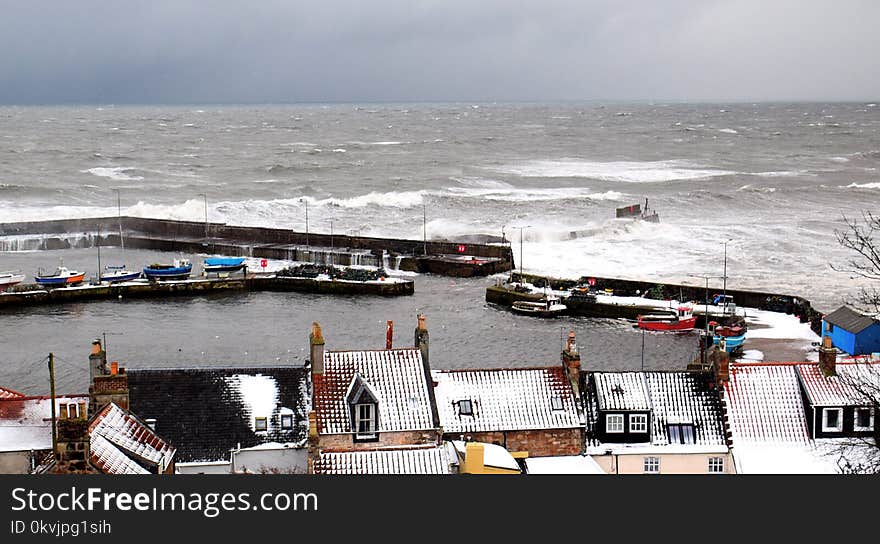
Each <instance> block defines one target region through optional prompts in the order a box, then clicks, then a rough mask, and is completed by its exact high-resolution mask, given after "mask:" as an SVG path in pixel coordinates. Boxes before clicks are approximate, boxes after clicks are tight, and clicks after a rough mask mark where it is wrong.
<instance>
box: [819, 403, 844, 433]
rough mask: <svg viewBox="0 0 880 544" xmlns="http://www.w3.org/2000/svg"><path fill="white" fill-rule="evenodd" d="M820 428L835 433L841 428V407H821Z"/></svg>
mask: <svg viewBox="0 0 880 544" xmlns="http://www.w3.org/2000/svg"><path fill="white" fill-rule="evenodd" d="M822 430H823V431H826V432H837V433H839V432H840V431H842V430H843V408H823V409H822Z"/></svg>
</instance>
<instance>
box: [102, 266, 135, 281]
mask: <svg viewBox="0 0 880 544" xmlns="http://www.w3.org/2000/svg"><path fill="white" fill-rule="evenodd" d="M139 277H141V273H140V272H138V271H137V270H126V268H125V265H122V266H112V265H107V266H105V267H104V273H103V274H101V281H106V282H109V283H119V282H122V281H131V280H136V279H138V278H139Z"/></svg>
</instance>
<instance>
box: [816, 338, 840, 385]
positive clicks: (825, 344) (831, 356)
mask: <svg viewBox="0 0 880 544" xmlns="http://www.w3.org/2000/svg"><path fill="white" fill-rule="evenodd" d="M819 369H820V370H822V373H823V374H825V375H826V376H835V375H836V374H837V348H835V347H834V345H833V344H832V343H831V337H830V336H823V337H822V345H821V346H819Z"/></svg>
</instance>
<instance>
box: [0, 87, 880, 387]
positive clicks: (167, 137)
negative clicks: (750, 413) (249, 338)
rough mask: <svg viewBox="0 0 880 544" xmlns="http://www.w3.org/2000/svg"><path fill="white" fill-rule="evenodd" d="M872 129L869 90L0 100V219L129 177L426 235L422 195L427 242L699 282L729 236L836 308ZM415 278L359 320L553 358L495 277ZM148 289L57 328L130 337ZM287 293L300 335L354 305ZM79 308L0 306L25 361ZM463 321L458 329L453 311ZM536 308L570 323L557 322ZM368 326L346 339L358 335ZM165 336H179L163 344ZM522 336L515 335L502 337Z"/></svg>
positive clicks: (276, 347) (182, 200)
mask: <svg viewBox="0 0 880 544" xmlns="http://www.w3.org/2000/svg"><path fill="white" fill-rule="evenodd" d="M878 129H880V110H878V108H877V107H876V106H874V105H872V104H758V105H754V104H732V105H717V104H715V105H693V104H673V105H632V104H624V105H602V104H553V105H528V104H527V105H523V104H518V105H509V104H406V105H332V106H320V105H310V106H260V107H251V106H246V107H245V106H241V107H237V106H228V107H227V106H224V107H158V106H156V107H153V106H150V107H102V108H98V107H76V108H68V107H50V108H0V221H18V220H34V219H44V218H62V217H77V216H97V215H115V213H116V192H115V191H114V189H119V194H120V196H121V201H122V212H123V213H124V214H128V215H138V216H149V217H168V218H177V219H189V220H197V221H200V220H203V219H204V213H205V212H204V200H203V197H202V196H200V193H205V194H207V200H208V208H209V209H208V213H209V218H210V220H212V221H225V222H228V223H231V224H241V225H267V226H281V227H290V228H296V229H304V227H305V213H306V207H308V213H309V223H310V225H309V227H310V229H311V230H312V231H323V232H329V231H330V224H331V221H332V225H333V230H334V232H339V233H342V232H345V233H351V234H361V235H376V236H398V237H409V238H417V239H419V238H421V235H422V214H423V207H424V210H425V211H426V214H427V219H428V223H427V231H428V236H429V237H432V238H442V237H455V236H456V235H460V234H471V233H487V234H495V235H500V234H501V233H502V229H504V232H505V234H506V235H507V236H508V238H510V239H511V240H513V242H514V249H515V250H516V253H517V257H519V249H520V248H519V233H520V230H519V229H517V228H514V227H518V226H526V225H528V226H529V227H528V228H525V229H524V243H523V246H522V253H523V261H524V266H525V268H526V270H528V271H535V272H541V273H547V274H553V275H559V276H580V275H583V274H591V275H592V274H595V275H610V276H621V277H630V278H650V279H660V280H662V281H686V282H691V283H694V284H700V285H702V282H703V280H698V279H695V278H691V277H688V274H703V275H720V274H721V272H722V267H723V258H722V251H723V246H722V242H723V241H724V240H728V239H730V240H732V241H731V242H730V243H729V245H728V273H729V276H730V279H729V282H728V283H729V285H731V286H734V287H741V288H754V289H766V290H773V291H783V292H791V293H795V294H801V295H803V296H806V297H807V298H809V299H811V300H813V302H814V304H815V305H817V306H818V307H819V308H820V309H830V308H833V307H835V306H836V305H837V304H839V302H840V301H841V300H842V299H843V298H844V297H847V296H849V295H851V294H852V293H854V292H855V291H856V289H857V285H856V283H855V282H854V281H852V280H850V279H849V277H848V276H846V275H844V274H840V273H837V272H834V271H832V270H831V269H830V267H829V263H830V262H843V261H844V260H845V259H846V258H847V257H848V254H847V253H846V252H845V251H844V250H843V249H842V248H840V247H838V246H837V244H836V242H835V240H834V230H835V229H836V228H840V227H841V225H842V223H841V219H842V216H843V215H844V214H845V215H847V216H858V215H859V214H860V213H861V211H862V210H863V209H869V208H871V207H874V208H876V202H877V197H878V195H880V175H878V170H877V168H878V166H880V164H878V163H880V131H878ZM645 198H648V199H649V202H650V205H651V207H652V208H654V209H656V210H657V211H658V212H659V213H660V216H661V223H660V224H648V223H635V222H631V221H626V220H617V219H614V208H615V207H619V206H623V205H627V204H632V203H637V202H643V200H644V199H645ZM73 254H74V256H71V257H70V258H74V259H75V258H77V257H75V254H76V252H73ZM23 256H28V257H23ZM44 258H45V259H50V260H51V261H53V262H56V261H57V255H54V254H53V255H45V254H22V253H6V254H0V268H22V267H23V268H24V269H25V271H31V270H32V269H33V268H35V266H36V265H35V263H36V262H37V260H39V259H44ZM81 258H82V259H83V261H84V265H85V264H88V263H89V260H90V257H89V256H87V255H83V256H81ZM138 264H140V263H138ZM417 281H418V283H417V289H418V291H419V294H417V295H416V297H414V298H411V299H405V300H401V301H382V302H375V301H372V302H363V301H350V304H351V305H353V306H352V307H359V306H358V305H364V307H365V308H372V309H365V310H364V314H362V316H367V315H369V316H371V317H374V319H376V320H377V323H380V325H381V324H383V323H384V320H385V319H386V316H385V315H380V314H381V313H382V312H381V311H376V308H377V307H378V306H382V305H386V304H390V305H392V307H394V308H396V310H394V311H391V313H394V312H397V313H396V314H395V316H390V317H388V318H392V319H393V318H395V317H397V318H398V320H399V319H410V317H411V316H412V315H414V314H415V312H416V308H417V307H419V308H421V307H431V306H432V305H435V306H443V305H446V304H448V305H450V310H449V313H448V315H447V316H446V317H448V321H447V322H445V323H444V322H443V319H445V317H444V318H443V319H432V322H434V323H436V325H435V327H443V326H446V327H452V329H451V330H457V331H459V332H464V331H467V330H469V329H470V328H472V327H478V328H479V329H478V330H480V331H482V332H483V333H485V334H486V335H487V336H485V337H482V336H479V335H478V334H477V333H473V335H472V338H471V339H470V340H469V343H471V344H476V346H475V347H473V348H467V349H465V351H464V352H462V353H461V354H458V355H453V354H450V355H449V359H447V361H449V363H448V364H450V365H451V364H453V362H452V361H453V360H457V359H459V358H461V357H468V356H470V357H473V358H474V359H479V360H482V359H485V358H486V357H487V356H488V355H487V354H489V353H493V352H497V351H498V350H501V351H500V352H499V358H500V359H510V361H509V362H510V364H521V363H527V364H534V363H535V362H536V361H535V359H537V358H543V359H546V358H547V357H548V356H549V355H547V354H546V352H545V351H541V350H540V349H539V348H529V347H527V346H526V345H528V346H534V345H536V344H537V345H539V346H540V345H545V344H546V343H547V342H545V341H544V340H542V338H544V336H542V335H541V334H538V333H535V334H534V335H533V336H529V335H525V336H524V337H523V338H510V337H511V335H510V334H509V332H510V331H509V330H507V327H508V324H509V323H510V322H511V321H510V320H512V319H514V318H513V317H510V316H507V315H503V314H502V315H498V313H497V312H489V310H488V309H486V308H484V303H483V302H482V291H483V289H484V288H485V285H486V280H448V279H442V278H418V279H417ZM489 281H491V280H489ZM715 281H717V280H715ZM715 281H713V284H714V283H715ZM453 284H454V285H456V286H458V287H456V288H460V289H462V290H463V295H462V297H460V298H458V297H456V298H454V299H453V298H450V297H448V296H446V293H445V289H444V287H446V286H448V285H453ZM245 300H246V302H245V301H241V302H236V303H235V306H236V307H237V308H240V311H238V312H236V315H244V316H249V317H248V318H247V320H248V323H251V324H250V325H248V326H249V327H250V328H249V329H248V330H249V331H250V332H252V333H253V334H254V335H256V337H259V334H260V333H259V331H260V330H261V329H260V322H261V321H260V316H269V315H271V312H272V311H273V308H275V306H273V304H276V303H273V302H272V301H273V300H275V296H274V295H266V296H264V295H254V296H248V297H246V299H245ZM304 300H311V299H310V297H304ZM139 304H142V303H126V305H125V308H126V311H125V312H119V311H118V310H116V309H114V308H118V306H116V305H113V304H107V305H102V304H98V305H89V306H85V307H81V308H80V309H79V310H77V315H79V317H76V316H71V317H69V318H67V317H65V319H61V320H55V321H53V323H55V324H56V328H55V329H53V333H52V334H51V335H50V336H54V337H57V338H64V339H65V340H64V341H63V342H61V343H62V344H64V345H63V349H66V350H70V351H69V353H70V354H71V355H70V356H71V357H72V356H73V353H75V351H74V347H75V345H78V344H76V341H74V339H73V336H74V335H73V334H69V333H68V331H69V330H70V329H71V328H72V329H76V328H77V327H82V330H81V332H82V333H83V334H85V336H93V335H94V333H91V334H86V329H88V330H89V331H97V330H98V329H99V328H101V327H110V328H113V327H112V326H111V325H108V324H106V323H105V322H104V321H102V320H101V318H100V317H98V316H97V315H95V312H103V311H106V312H108V314H107V315H108V317H107V320H109V321H108V322H109V323H111V324H112V323H115V322H116V321H117V320H121V321H122V322H127V325H126V326H125V327H118V326H117V327H115V328H126V329H127V330H128V331H130V332H126V338H128V337H131V336H141V335H142V333H139V332H137V323H139V322H141V321H143V320H144V319H146V318H147V317H148V316H150V315H152V313H151V312H155V311H157V309H158V308H160V306H153V305H146V306H144V307H143V308H141V309H139V310H137V309H133V308H137V307H138V305H139ZM143 304H146V303H143ZM168 304H170V305H171V306H170V307H169V308H170V310H169V311H170V313H171V314H176V313H177V311H180V312H184V311H186V312H193V313H190V314H189V319H190V320H191V321H193V322H197V323H214V324H213V325H212V326H217V327H220V328H221V329H223V327H226V326H228V325H226V324H225V323H226V322H225V321H219V322H218V321H217V320H215V319H213V317H214V314H215V313H216V312H215V310H214V309H213V304H214V302H212V301H188V302H179V303H178V302H169V303H168ZM277 304H278V305H279V306H283V307H286V306H287V305H285V304H284V303H283V302H277ZM202 305H207V306H202ZM293 306H294V307H295V308H297V309H299V307H300V306H302V312H296V315H297V316H299V315H300V313H303V316H301V317H297V321H296V324H297V325H296V326H297V327H300V328H299V329H297V330H293V329H294V328H293V327H292V328H291V332H290V334H291V335H293V338H294V339H296V346H299V347H301V346H302V341H301V338H300V337H301V336H303V334H304V333H303V332H302V331H303V330H306V329H302V328H301V326H307V324H308V323H310V322H311V321H312V319H313V318H312V317H311V316H305V315H304V314H305V313H311V314H318V315H322V314H321V312H338V313H337V314H335V315H336V317H334V318H332V319H333V320H337V321H335V322H338V323H339V326H340V327H342V325H343V323H345V322H348V321H350V320H349V317H348V316H347V315H346V314H344V313H343V310H342V308H346V307H347V306H346V304H344V303H343V304H337V305H333V306H331V305H328V304H316V305H309V304H306V303H304V302H296V303H294V304H293ZM200 307H202V308H203V309H202V310H199V309H198V308H200ZM101 308H106V310H102V309H101ZM175 308H180V309H179V310H174V309H175ZM171 310H174V311H171ZM72 311H73V310H71V309H70V308H67V309H64V310H58V309H55V310H48V309H47V310H38V311H33V312H30V313H28V314H27V315H26V316H25V318H21V317H13V316H9V315H3V316H0V323H2V331H3V332H2V333H0V335H2V340H3V345H4V346H6V345H9V343H13V344H15V345H18V346H20V347H18V348H16V349H17V350H19V351H17V352H16V353H17V356H18V357H20V358H21V360H29V358H30V354H32V353H33V354H35V356H37V355H36V354H37V352H41V351H43V350H44V346H45V344H46V342H45V341H44V340H42V339H43V338H45V334H44V333H42V332H41V331H40V330H39V328H40V324H41V323H42V319H43V318H42V317H41V316H43V314H44V313H45V314H48V315H47V316H46V318H47V319H48V318H50V317H52V316H54V315H56V314H54V313H53V312H59V314H58V315H65V316H66V315H68V314H69V313H70V312H72ZM347 311H353V310H351V309H350V308H349V310H347ZM484 312H486V313H484ZM167 313H168V312H164V311H163V313H162V314H156V316H155V319H156V320H158V322H161V318H163V316H165V315H167ZM358 315H360V314H357V313H356V312H355V313H354V314H352V316H353V318H354V320H353V321H350V322H349V327H350V328H352V329H354V328H357V327H356V326H354V325H351V323H357V321H356V320H357V319H358ZM132 316H134V317H132ZM266 319H268V317H267V318H266ZM456 319H458V320H460V322H461V323H462V324H456V325H453V324H452V323H453V322H455V320H456ZM218 323H219V324H218ZM527 323H528V325H523V326H526V327H535V328H536V330H541V331H543V332H546V333H547V334H549V331H550V330H551V329H552V330H553V335H554V338H555V337H556V336H558V331H556V330H555V329H556V328H558V326H559V325H558V324H540V325H539V324H535V323H532V322H531V321H529V322H527ZM23 324H24V325H23ZM24 326H26V328H27V332H24V333H23V332H21V330H22V328H23V327H24ZM383 326H384V325H382V326H379V329H377V330H378V332H375V338H377V339H381V336H382V330H383ZM456 327H458V328H456ZM542 327H546V330H544V329H542ZM611 328H612V329H613V327H611ZM600 329H601V328H600ZM493 330H494V332H493ZM12 331H16V332H12ZM373 332H374V331H370V333H369V334H367V333H366V332H365V333H363V334H364V336H362V337H360V336H358V334H361V333H353V334H350V335H347V336H348V337H349V338H351V339H352V341H351V342H348V344H349V347H357V345H358V344H357V343H356V342H354V340H357V339H359V338H360V339H363V340H364V342H366V339H367V338H373V337H374V335H373ZM628 332H629V331H628ZM174 333H175V331H174V330H169V331H168V333H167V334H169V335H171V336H170V338H169V342H170V344H173V343H174V342H173V340H174ZM205 334H209V331H208V332H206V333H205ZM408 334H409V333H407V335H408ZM597 334H598V333H597ZM142 336H143V337H144V338H150V340H151V341H154V342H156V339H155V338H152V336H151V335H147V334H143V335H142ZM214 336H218V335H214ZM220 336H221V337H222V335H220ZM608 338H613V335H611V336H608ZM636 338H638V337H636ZM447 340H449V342H452V344H450V345H455V344H454V342H455V341H461V340H452V339H447ZM77 341H78V338H77ZM520 341H522V342H521V343H522V344H523V345H522V346H521V347H523V349H522V350H518V349H517V348H515V347H505V348H498V347H497V346H498V345H499V344H501V343H504V342H508V344H509V345H510V346H519V345H520ZM377 342H378V340H377ZM462 342H463V341H462ZM664 342H665V340H664ZM157 343H158V342H157ZM269 343H270V344H272V347H271V348H266V350H265V351H260V350H257V351H258V352H259V353H260V354H261V356H265V357H269V356H273V357H276V356H280V355H277V353H287V352H286V349H288V348H286V347H284V346H285V345H286V344H284V343H283V342H281V341H277V340H276V341H272V342H269ZM366 343H368V342H366ZM374 343H375V342H374ZM481 343H484V345H485V348H482V347H481ZM613 344H614V341H613V340H608V341H605V340H603V341H601V342H597V345H603V346H604V345H607V347H608V349H607V350H604V351H599V352H598V353H597V355H599V357H598V358H599V359H601V360H603V361H611V363H609V364H624V363H625V360H628V359H627V358H626V357H619V356H617V355H615V353H616V350H617V348H616V347H615V346H614V345H613ZM133 345H137V346H138V347H137V349H136V351H135V352H134V353H132V354H130V355H131V356H132V357H133V358H140V359H143V360H145V361H148V360H149V359H150V358H151V357H150V356H149V354H150V353H152V351H151V350H150V349H148V348H146V346H145V345H144V344H143V343H142V342H141V343H139V341H133ZM231 348H232V346H231V345H229V344H226V345H225V347H224V353H225V352H227V351H228V352H229V353H232V351H230V350H231ZM282 348H284V349H283V350H282ZM59 349H61V348H59ZM133 349H134V348H133ZM155 349H156V350H158V352H163V351H162V350H163V349H165V348H155ZM290 349H294V348H290ZM296 349H299V348H298V347H297V348H296ZM624 349H629V348H628V347H627V348H624ZM199 351H201V350H199ZM556 351H557V347H553V349H552V350H550V352H551V353H553V354H555V352H556ZM679 352H680V350H673V349H672V348H670V349H669V350H667V351H666V353H667V355H670V354H672V353H676V354H678V353H679ZM249 353H254V351H253V349H252V350H250V351H249ZM273 354H275V355H273ZM25 355H27V356H25ZM677 356H678V357H679V359H681V358H682V357H681V356H680V355H677ZM438 357H440V356H438ZM220 358H224V357H220ZM552 358H554V359H555V355H553V356H552ZM234 359H235V358H233V357H231V356H225V359H224V360H226V362H227V363H231V362H232V361H233V360H234ZM164 360H165V358H163V361H164ZM441 360H442V359H441ZM615 361H617V363H615ZM507 362H508V361H502V362H499V364H507ZM456 364H458V363H456ZM471 366H473V365H471ZM11 385H12V384H10V386H11Z"/></svg>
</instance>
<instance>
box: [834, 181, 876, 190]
mask: <svg viewBox="0 0 880 544" xmlns="http://www.w3.org/2000/svg"><path fill="white" fill-rule="evenodd" d="M843 187H845V188H847V189H880V182H873V183H850V184H849V185H843Z"/></svg>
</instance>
